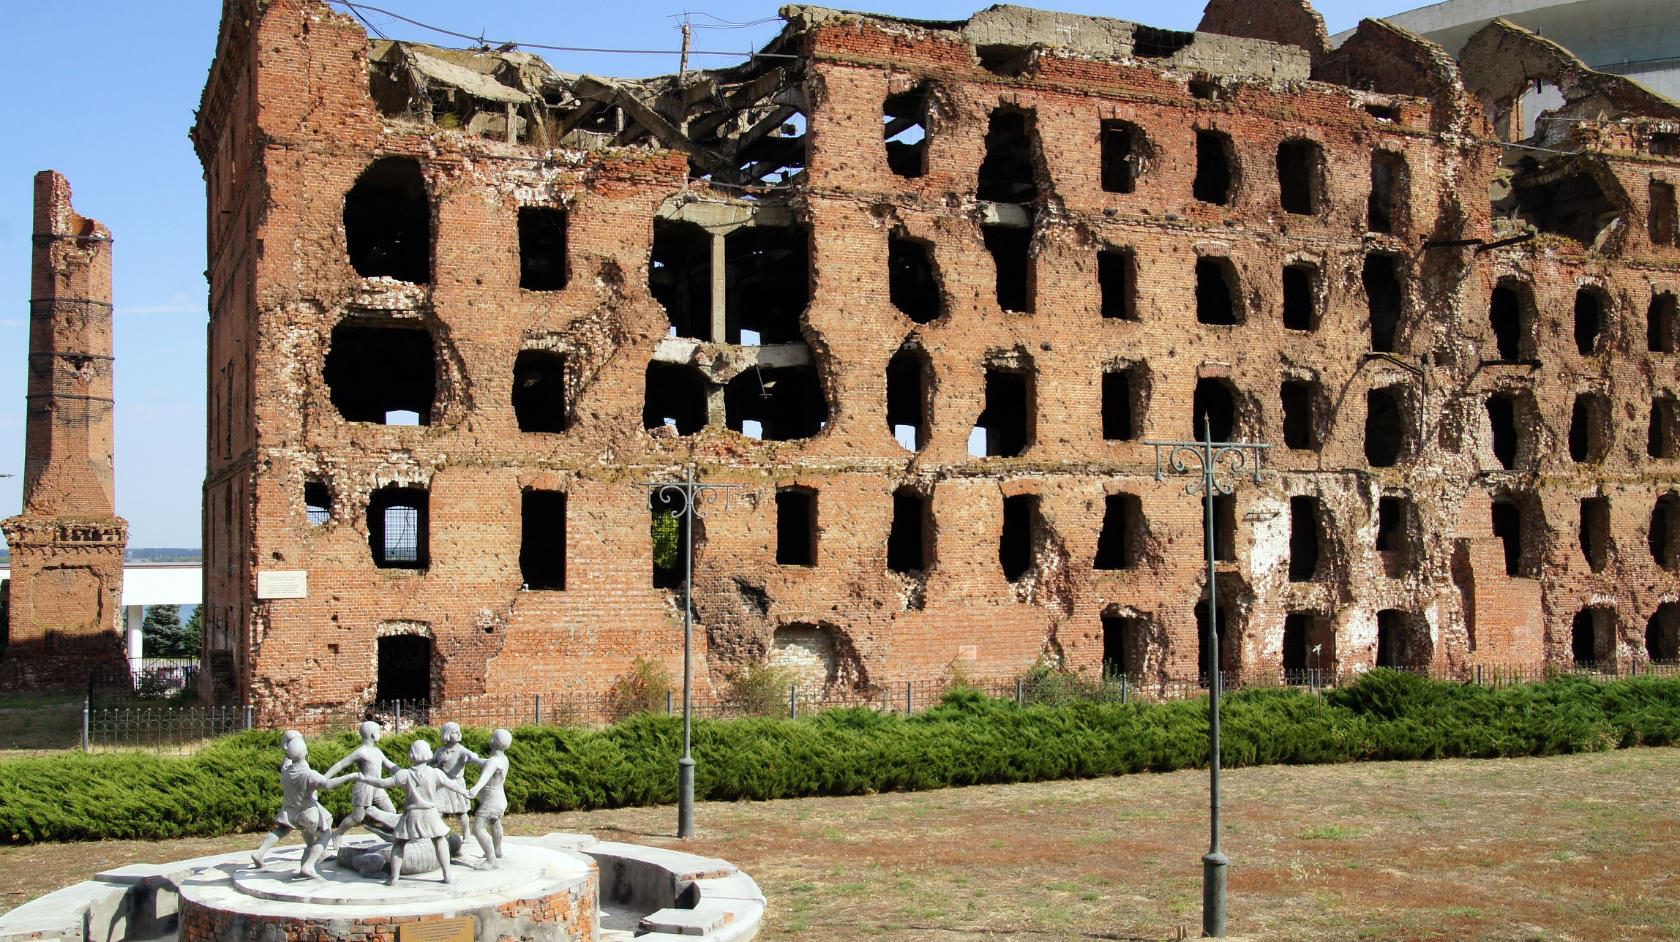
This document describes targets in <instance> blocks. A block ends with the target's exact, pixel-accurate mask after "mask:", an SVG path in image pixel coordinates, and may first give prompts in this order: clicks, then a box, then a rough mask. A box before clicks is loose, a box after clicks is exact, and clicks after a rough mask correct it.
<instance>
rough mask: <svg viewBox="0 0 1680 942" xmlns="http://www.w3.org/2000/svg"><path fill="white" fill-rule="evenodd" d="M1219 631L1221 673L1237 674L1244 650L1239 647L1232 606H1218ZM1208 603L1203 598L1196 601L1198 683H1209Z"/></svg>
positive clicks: (1202, 684) (1227, 674)
mask: <svg viewBox="0 0 1680 942" xmlns="http://www.w3.org/2000/svg"><path fill="white" fill-rule="evenodd" d="M1217 621H1218V624H1217V628H1218V632H1219V673H1220V674H1221V675H1224V676H1229V675H1232V674H1236V673H1237V672H1238V670H1239V669H1240V667H1241V665H1242V652H1241V651H1239V650H1238V649H1237V645H1236V640H1237V638H1238V637H1239V635H1238V633H1237V631H1236V630H1235V629H1234V628H1233V627H1232V616H1231V607H1230V606H1229V605H1223V604H1222V605H1220V606H1219V608H1218V620H1217ZM1207 644H1208V603H1207V599H1206V598H1203V599H1202V600H1201V601H1199V602H1197V603H1196V676H1197V677H1198V678H1199V680H1198V683H1200V684H1201V686H1203V687H1206V686H1207V685H1208V674H1207V664H1208V647H1207Z"/></svg>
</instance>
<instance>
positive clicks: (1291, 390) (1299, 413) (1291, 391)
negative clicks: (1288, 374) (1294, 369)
mask: <svg viewBox="0 0 1680 942" xmlns="http://www.w3.org/2000/svg"><path fill="white" fill-rule="evenodd" d="M1278 398H1279V400H1280V401H1281V404H1282V406H1283V445H1284V447H1285V448H1292V449H1296V450H1299V451H1317V450H1318V449H1319V447H1320V446H1321V444H1322V441H1321V439H1320V436H1319V424H1320V419H1319V416H1320V411H1321V409H1322V405H1321V403H1322V402H1323V400H1324V388H1323V387H1322V386H1321V385H1319V383H1317V382H1316V381H1314V380H1310V379H1286V380H1284V381H1283V386H1282V388H1281V389H1280V390H1279V394H1278Z"/></svg>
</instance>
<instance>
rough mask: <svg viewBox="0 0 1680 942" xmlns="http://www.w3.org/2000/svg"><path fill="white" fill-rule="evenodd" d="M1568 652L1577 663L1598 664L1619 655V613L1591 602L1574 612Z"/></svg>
mask: <svg viewBox="0 0 1680 942" xmlns="http://www.w3.org/2000/svg"><path fill="white" fill-rule="evenodd" d="M1569 654H1570V656H1571V657H1572V658H1573V659H1574V661H1575V666H1577V667H1596V666H1597V665H1599V664H1608V663H1610V662H1611V661H1614V660H1615V659H1616V613H1615V610H1614V609H1609V608H1603V607H1599V606H1592V607H1589V608H1583V609H1581V610H1580V611H1579V612H1576V613H1575V620H1574V621H1573V622H1572V623H1571V624H1570V626H1569Z"/></svg>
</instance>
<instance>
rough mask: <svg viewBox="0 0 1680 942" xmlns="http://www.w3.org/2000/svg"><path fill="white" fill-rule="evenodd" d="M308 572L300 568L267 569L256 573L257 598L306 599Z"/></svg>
mask: <svg viewBox="0 0 1680 942" xmlns="http://www.w3.org/2000/svg"><path fill="white" fill-rule="evenodd" d="M308 597H309V573H308V572H307V571H305V570H302V569H283V570H269V571H267V572H258V573H257V598H258V599H306V598H308Z"/></svg>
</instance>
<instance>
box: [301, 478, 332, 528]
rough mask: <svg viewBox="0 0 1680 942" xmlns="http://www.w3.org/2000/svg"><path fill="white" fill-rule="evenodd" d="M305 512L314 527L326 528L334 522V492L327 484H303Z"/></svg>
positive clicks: (311, 482) (309, 482) (321, 482)
mask: <svg viewBox="0 0 1680 942" xmlns="http://www.w3.org/2000/svg"><path fill="white" fill-rule="evenodd" d="M303 512H304V516H306V517H308V518H309V525H310V526H312V527H320V526H325V525H326V524H327V523H329V522H331V521H332V491H331V490H329V489H328V488H327V482H325V481H315V480H309V481H304V482H303Z"/></svg>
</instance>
